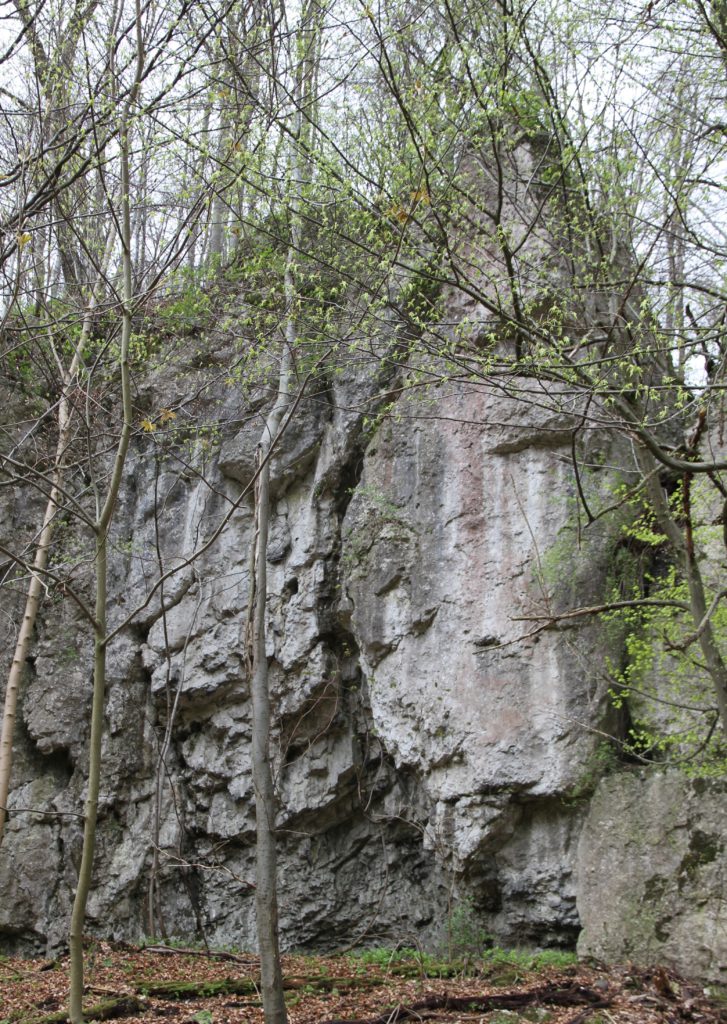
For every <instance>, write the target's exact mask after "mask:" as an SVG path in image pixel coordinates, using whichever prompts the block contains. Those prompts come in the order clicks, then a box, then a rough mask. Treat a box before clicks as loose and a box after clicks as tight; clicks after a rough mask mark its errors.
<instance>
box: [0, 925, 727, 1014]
mask: <svg viewBox="0 0 727 1024" xmlns="http://www.w3.org/2000/svg"><path fill="white" fill-rule="evenodd" d="M283 959H284V964H283V969H284V974H285V985H286V1001H287V1005H288V1019H289V1021H290V1024H395V1022H397V1021H441V1022H442V1024H464V1022H477V1024H583V1022H585V1021H588V1022H589V1024H727V999H725V994H724V993H723V992H720V991H719V990H718V989H716V988H714V987H705V986H704V985H702V984H701V983H699V982H696V981H688V980H687V979H685V978H682V977H680V976H678V975H677V974H675V973H674V972H672V971H669V970H667V969H666V968H664V967H654V968H644V967H636V966H634V965H632V964H626V965H617V966H608V967H607V966H605V965H600V964H599V965H590V966H589V965H584V964H579V965H573V966H569V967H563V968H552V967H550V968H541V969H539V970H526V969H523V968H522V967H521V966H518V965H517V964H513V967H512V968H511V969H510V970H507V969H504V966H505V967H506V965H503V964H499V965H498V966H497V967H495V966H493V965H492V964H486V963H483V964H482V965H481V966H480V967H478V965H477V964H476V963H475V964H470V965H469V969H468V971H467V972H466V973H465V972H464V971H461V972H459V973H453V974H452V976H450V977H436V976H433V974H434V973H436V972H433V973H432V974H429V973H427V971H426V970H425V969H424V967H423V965H420V967H419V969H418V968H417V962H416V960H412V961H411V962H410V963H409V964H408V965H406V968H405V969H402V966H401V965H398V966H397V967H395V968H393V967H392V965H391V964H389V965H387V964H386V963H385V962H382V963H369V962H365V961H364V960H359V959H356V958H354V957H349V956H293V955H291V956H285V957H284V958H283ZM439 973H441V972H439ZM450 973H451V972H450ZM67 978H68V958H67V957H60V958H59V959H58V960H55V961H48V960H39V959H36V960H28V959H20V958H14V957H13V958H0V1024H61V1022H63V1021H64V1020H65V1019H66V1018H65V1013H66V1007H67V998H68V980H67ZM258 979H259V963H258V960H257V957H256V956H254V955H252V954H241V953H233V952H230V951H227V950H207V949H200V950H197V949H191V948H182V949H180V948H175V947H171V946H167V945H165V944H158V945H156V946H150V947H147V948H140V947H136V946H131V945H126V944H121V943H107V942H92V943H89V945H88V947H87V950H86V990H85V997H84V1008H85V1010H86V1013H87V1016H88V1017H89V1019H111V1018H123V1019H124V1020H125V1021H127V1022H128V1024H137V1022H138V1024H153V1022H156V1021H159V1020H161V1019H162V1018H163V1019H164V1020H165V1022H166V1024H262V1021H263V1012H262V1007H261V1002H260V992H259V987H258Z"/></svg>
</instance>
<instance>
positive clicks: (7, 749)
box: [0, 296, 95, 843]
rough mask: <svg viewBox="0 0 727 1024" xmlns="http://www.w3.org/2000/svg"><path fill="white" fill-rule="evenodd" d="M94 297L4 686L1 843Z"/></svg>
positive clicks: (65, 389) (65, 402)
mask: <svg viewBox="0 0 727 1024" xmlns="http://www.w3.org/2000/svg"><path fill="white" fill-rule="evenodd" d="M94 306H95V298H94V296H92V297H91V300H90V302H89V306H88V309H87V311H86V315H85V317H84V320H83V326H82V328H81V334H80V337H79V340H78V344H77V345H76V349H75V352H74V354H73V359H72V360H71V365H70V366H69V367H68V370H67V371H65V372H64V373H63V384H62V388H61V397H60V399H59V402H58V441H57V444H56V454H55V459H54V461H53V474H52V477H51V487H50V492H49V494H48V502H47V504H46V507H45V514H44V516H43V525H42V526H41V529H40V534H39V535H38V543H37V546H36V550H35V559H34V561H33V573H32V576H31V580H30V585H29V587H28V594H27V597H26V599H25V610H24V612H23V619H22V622H21V624H20V630H19V632H18V639H17V642H16V644H15V652H14V654H13V661H12V664H11V666H10V672H9V673H8V681H7V687H6V689H5V706H4V710H3V723H2V736H1V737H0V843H2V839H3V834H4V831H5V819H6V815H7V802H8V792H9V790H10V777H11V773H12V765H13V736H14V732H15V718H16V714H17V705H18V694H19V691H20V684H21V681H22V676H23V669H24V667H25V660H26V658H27V656H28V647H29V646H30V641H31V638H32V635H33V630H34V628H35V622H36V618H37V616H38V607H39V605H40V596H41V592H42V576H43V572H44V570H45V569H46V567H47V565H48V555H49V552H50V542H51V536H52V533H53V519H54V518H55V514H56V511H57V509H58V503H59V499H60V488H61V486H62V481H63V472H64V469H65V461H66V451H67V448H68V444H69V441H70V436H71V406H70V402H69V398H68V394H69V390H70V388H71V387H72V385H73V382H74V380H75V377H76V374H77V373H78V367H79V365H80V362H81V358H82V356H83V351H84V349H85V347H86V342H87V341H88V336H89V332H90V329H91V320H92V314H93V309H94ZM49 330H50V328H49Z"/></svg>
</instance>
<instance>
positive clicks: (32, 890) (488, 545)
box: [0, 338, 711, 962]
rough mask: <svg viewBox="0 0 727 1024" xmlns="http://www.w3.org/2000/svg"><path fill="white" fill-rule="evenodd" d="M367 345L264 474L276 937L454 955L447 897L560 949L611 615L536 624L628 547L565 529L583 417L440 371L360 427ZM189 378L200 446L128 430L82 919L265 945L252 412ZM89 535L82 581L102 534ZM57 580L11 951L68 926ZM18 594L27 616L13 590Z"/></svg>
mask: <svg viewBox="0 0 727 1024" xmlns="http://www.w3.org/2000/svg"><path fill="white" fill-rule="evenodd" d="M388 344H389V339H386V338H384V339H382V340H381V348H382V351H383V352H385V351H386V346H387V345H388ZM350 363H351V365H350V366H349V367H348V369H347V372H346V373H345V374H344V375H342V376H340V377H339V376H335V377H333V378H332V380H331V382H330V387H329V388H328V390H327V391H326V394H325V396H324V397H323V398H319V399H317V400H316V401H315V402H312V401H311V402H310V403H308V402H304V403H302V404H301V406H300V409H299V412H297V413H296V419H295V422H294V425H293V429H292V430H291V433H290V435H285V438H284V440H283V444H282V446H281V448H280V451H279V452H278V453H277V454H276V457H275V460H274V461H273V467H272V468H273V476H274V479H275V487H274V494H275V500H274V508H273V518H272V525H271V531H270V545H269V563H270V564H269V573H268V584H269V595H268V603H267V623H268V632H267V644H268V656H269V658H270V676H271V683H272V690H273V700H274V706H275V709H276V718H275V722H274V733H273V750H274V774H275V779H276V785H277V789H278V794H279V812H278V821H277V824H278V828H279V840H280V878H281V893H280V903H281V910H282V915H281V928H282V936H283V941H284V943H285V944H286V945H287V946H288V947H299V948H300V947H304V946H308V947H318V948H321V947H331V946H336V945H348V944H350V943H351V942H353V941H355V940H357V939H358V938H361V939H362V940H363V941H366V942H369V943H373V942H382V941H399V940H402V939H403V940H414V939H417V940H420V941H423V942H425V943H426V944H427V945H429V946H436V945H437V944H438V943H440V942H442V941H443V940H444V937H445V936H446V934H447V926H448V915H450V914H451V913H452V910H453V909H456V908H457V907H458V906H461V907H466V908H467V912H468V913H472V914H473V915H474V917H475V918H476V920H477V922H478V924H479V925H480V926H481V928H482V929H483V930H484V931H486V932H488V933H490V934H492V935H493V936H494V937H496V938H497V939H499V940H500V941H503V942H510V943H519V944H528V943H530V944H539V945H542V944H546V943H554V944H561V945H562V944H571V943H572V942H573V940H574V937H575V934H576V932H577V930H578V926H579V918H578V913H577V910H576V895H577V892H578V886H577V878H576V873H575V866H576V846H577V841H578V836H579V833H580V829H581V825H582V821H583V817H584V814H585V812H586V809H587V808H586V805H585V803H583V802H579V801H575V800H574V799H572V796H573V794H574V793H579V792H581V791H582V790H583V788H584V780H590V782H592V781H593V779H592V755H593V750H594V746H595V744H596V739H594V733H593V731H592V730H593V729H600V728H602V727H606V728H607V727H608V726H609V724H610V721H611V719H610V717H609V716H610V715H611V714H612V712H611V710H610V709H609V707H608V702H607V700H606V696H605V688H606V686H607V685H608V684H607V681H606V679H605V677H604V675H603V674H602V673H601V671H600V668H601V666H602V663H603V658H604V639H603V636H602V635H601V633H600V630H599V626H598V624H596V623H593V622H583V621H579V622H578V623H575V624H573V626H572V628H567V629H566V628H565V627H564V628H561V629H558V630H557V631H556V630H540V628H539V624H541V622H542V619H541V618H538V617H539V616H544V615H545V616H547V615H550V614H551V613H552V611H553V610H554V609H561V608H567V607H573V606H576V605H578V604H579V603H589V602H593V601H596V600H598V599H599V598H600V597H601V596H602V593H603V588H604V585H605V579H606V576H607V572H608V559H609V554H610V551H611V549H612V547H613V537H611V536H609V534H608V532H607V531H606V530H605V529H602V528H600V527H596V528H594V529H592V530H590V531H589V532H588V533H587V534H584V535H583V536H582V537H580V536H579V537H578V542H579V543H578V544H577V543H576V526H575V519H574V514H573V510H574V507H575V497H574V493H573V481H572V473H571V469H570V466H569V458H570V450H571V437H572V432H573V420H572V414H573V410H572V409H570V408H569V407H567V404H563V405H562V407H560V408H558V407H557V406H558V403H556V406H555V407H551V408H540V409H539V408H528V407H527V406H526V405H523V403H521V402H519V401H517V399H516V398H514V397H513V396H512V395H511V394H508V393H505V392H503V391H496V390H493V389H490V388H485V387H474V386H471V385H467V386H458V387H454V386H451V387H448V388H446V389H445V388H440V389H438V390H437V392H436V393H434V395H429V396H427V398H426V400H425V401H424V402H422V403H418V402H416V401H412V400H409V399H407V398H405V397H399V398H398V399H397V401H396V404H395V407H394V408H393V410H392V412H391V415H390V416H388V417H386V418H384V419H383V420H382V422H381V424H380V425H379V427H378V429H377V430H376V431H372V429H371V426H370V423H369V422H367V420H370V419H371V418H372V417H373V416H375V414H376V412H377V410H379V409H380V408H381V406H382V405H383V404H388V403H389V402H390V401H391V395H392V390H391V388H392V383H393V378H392V374H393V373H394V372H395V371H392V369H391V365H390V364H387V362H386V360H385V359H382V360H381V361H380V362H374V363H373V364H372V363H371V361H370V360H364V359H361V360H358V361H357V359H356V358H354V356H353V355H352V356H351V357H350ZM400 383H401V382H400ZM155 386H156V385H155ZM194 387H195V389H197V390H196V391H195V394H197V393H199V394H200V395H202V396H203V397H200V398H199V399H198V400H197V404H196V405H195V407H194V415H195V416H196V417H197V419H198V420H199V422H200V423H201V428H200V434H201V436H202V441H200V439H199V438H194V437H190V436H189V435H188V433H185V431H181V430H180V432H179V435H178V436H177V435H175V436H174V437H172V438H171V439H170V440H169V441H167V442H165V444H166V447H164V445H162V443H161V442H160V441H159V440H158V439H155V438H152V437H149V436H146V435H144V434H142V433H140V434H139V436H137V437H136V438H135V441H134V446H133V449H132V451H131V454H130V458H129V462H128V466H127V472H126V474H125V478H124V487H123V490H122V494H121V496H120V501H119V511H118V516H117V518H116V520H115V523H114V527H113V531H112V537H111V541H112V552H113V554H112V560H111V574H110V593H111V597H112V599H111V607H110V615H109V620H110V623H111V627H112V628H113V629H116V628H117V627H118V629H119V632H118V635H116V636H115V638H114V640H113V642H112V643H111V645H110V647H109V665H108V687H107V702H106V725H107V730H106V736H105V739H104V777H103V782H102V788H101V799H100V819H99V838H98V850H97V862H96V871H95V877H94V889H93V894H92V897H91V900H90V904H89V921H88V929H89V931H91V932H94V931H96V932H99V933H103V934H106V935H110V936H111V937H116V938H127V939H134V938H137V937H139V936H140V935H141V934H144V933H145V934H153V933H159V932H160V931H166V933H167V934H170V935H175V934H176V935H183V936H190V935H191V934H196V935H201V934H204V935H205V936H206V937H207V939H208V941H210V942H212V943H222V942H224V943H236V944H239V945H254V942H255V920H254V907H253V903H254V901H253V898H252V889H251V886H250V883H253V882H254V800H253V792H252V783H251V769H250V729H251V713H250V705H249V683H248V679H247V671H248V670H247V665H246V657H245V622H246V614H247V605H248V597H249V588H250V580H249V568H248V549H249V545H250V543H251V540H252V529H253V527H252V514H251V506H250V501H249V497H248V496H246V495H245V493H244V489H245V487H246V486H247V484H249V482H250V480H251V478H252V474H253V472H254V450H255V446H256V444H257V440H258V437H259V430H260V427H261V423H262V422H263V419H264V413H265V405H264V404H262V403H261V402H260V401H259V400H257V399H256V400H255V401H254V402H253V403H252V405H250V404H248V403H246V401H245V400H244V399H243V398H242V397H241V396H239V395H238V396H235V395H234V394H232V393H231V391H230V388H229V386H224V387H222V386H221V385H216V386H215V387H213V388H211V389H210V390H209V391H207V392H205V391H204V389H203V387H202V384H201V383H200V381H199V379H198V378H197V377H195V378H194ZM165 388H166V389H167V391H166V392H165ZM174 388H177V391H174ZM174 388H172V385H171V384H169V383H168V382H167V383H166V384H165V383H164V382H163V381H161V382H159V383H158V390H159V393H160V394H168V396H171V393H172V391H174V393H175V394H177V392H179V395H181V394H182V393H183V389H182V388H181V385H176V384H175V385H174ZM180 389H181V390H180ZM516 390H517V389H516V388H515V391H516ZM395 393H397V394H398V392H395ZM167 400H168V401H169V402H170V403H171V402H172V397H168V398H167ZM190 416H191V413H190ZM208 425H209V428H208ZM185 429H186V428H185ZM210 437H212V438H213V440H212V441H210V440H209V439H210ZM202 442H204V443H202ZM596 443H597V442H596V441H595V440H594V439H588V440H587V441H586V442H585V444H586V445H590V447H591V449H594V448H595V445H596ZM579 444H581V442H580V441H579ZM590 461H591V462H592V463H593V465H594V466H596V467H597V466H598V465H599V459H598V458H595V457H594V458H591V459H590ZM606 477H607V473H606V472H604V473H599V471H598V470H597V469H594V470H593V472H592V474H591V479H590V480H589V482H588V486H589V487H591V488H592V489H595V490H596V491H598V488H599V487H602V488H603V491H604V493H605V494H607V493H608V480H607V479H606ZM16 497H17V496H16ZM13 500H14V501H15V499H13ZM16 504H17V503H16ZM17 516H18V512H17V508H16V506H15V505H13V508H12V509H11V511H10V512H9V513H8V514H7V515H6V516H5V518H2V517H0V525H2V529H3V530H11V529H12V524H13V522H14V521H15V520H16V519H17ZM223 525H224V529H222V528H221V527H222V526H223ZM69 532H70V531H69ZM71 542H72V543H73V545H74V547H73V552H74V561H73V566H74V567H75V568H73V569H72V570H69V571H73V572H76V573H77V575H78V577H79V579H80V580H81V585H82V586H84V587H88V585H89V584H88V580H87V577H86V576H83V577H82V576H81V574H82V573H83V572H86V573H87V567H88V565H89V564H90V555H89V550H88V547H86V548H85V549H84V547H83V543H84V542H83V539H82V538H75V539H74V538H70V539H69V538H68V537H67V538H66V539H65V541H64V543H65V544H66V545H68V544H70V543H71ZM579 544H580V546H579ZM200 551H201V552H202V553H201V554H200V553H199V552H200ZM60 553H61V554H64V553H67V552H65V551H64V549H62V550H61V552H60ZM195 553H196V556H195V557H194V559H193V560H192V561H189V559H190V558H191V556H193V555H195ZM68 564H71V562H70V561H69V562H68ZM84 567H85V569H84ZM161 573H165V574H168V575H167V576H166V578H165V582H164V585H163V586H161V587H159V586H155V584H156V581H157V580H158V578H159V576H160V574H161ZM61 597H62V595H59V594H58V593H55V594H53V598H54V603H51V602H47V603H46V605H45V606H44V609H43V616H42V620H41V623H40V625H39V629H38V641H37V644H36V645H35V647H34V651H33V661H32V663H31V664H30V665H29V672H28V683H27V686H26V688H25V692H24V695H23V704H22V710H21V716H20V721H19V730H18V750H17V756H16V764H15V773H14V783H13V786H14V788H13V791H12V794H11V801H10V808H11V812H10V820H9V825H8V833H7V836H6V839H5V841H4V842H3V844H2V847H0V908H2V911H1V913H2V916H1V917H0V935H1V936H2V941H3V943H4V944H5V945H7V946H9V947H11V948H26V949H27V948H30V949H34V950H44V949H55V948H58V947H59V946H60V945H62V944H63V942H64V941H65V934H66V927H67V918H68V911H69V907H70V903H71V895H72V891H73V885H74V879H75V873H76V871H77V867H78V860H79V852H80V842H81V824H80V817H79V816H80V814H81V811H82V806H83V794H84V780H85V772H86V755H87V744H88V722H87V714H88V704H89V700H90V669H91V648H92V645H91V637H90V634H89V631H88V629H87V627H86V626H85V625H84V623H83V621H82V620H81V619H80V618H79V616H78V614H77V613H76V612H75V611H74V609H73V606H72V605H71V604H70V603H69V602H68V601H64V600H62V599H61ZM3 608H4V609H5V610H6V611H7V612H8V620H7V621H11V615H15V616H17V594H14V593H12V594H9V595H8V596H7V601H6V604H4V605H3ZM9 636H10V637H12V631H10V633H9ZM599 792H600V791H599ZM599 799H603V800H605V799H606V798H605V797H604V798H601V797H600V796H599ZM665 799H666V797H665ZM620 800H621V796H620V794H619V793H615V795H614V797H613V801H615V802H616V806H618V802H619V801H620ZM613 801H612V804H613ZM612 804H611V805H606V804H604V808H605V809H604V813H607V812H608V806H612ZM599 806H600V805H599ZM665 806H666V805H665ZM21 808H23V809H22V810H21ZM608 813H611V812H608ZM657 825H658V823H657V821H656V820H654V822H653V828H654V835H655V836H656V834H657V833H656V830H657ZM589 827H590V826H589ZM710 834H711V832H710ZM655 841H656V839H655ZM155 848H156V853H157V856H156V858H155V856H154V851H155ZM709 848H710V849H711V847H709ZM41 851H42V858H43V864H42V871H35V870H31V869H30V867H29V866H28V865H29V864H30V863H31V859H32V860H36V859H37V858H38V857H39V856H41ZM155 859H156V860H157V861H158V870H157V875H156V878H152V866H153V864H154V861H155ZM18 865H20V866H19V867H18ZM701 870H702V865H701V862H700V863H699V865H698V871H697V874H699V872H701ZM700 877H701V876H700ZM581 879H585V875H583V873H582V872H581ZM602 881H603V880H602V879H601V882H602ZM152 883H155V885H156V887H157V889H158V898H157V899H152V898H151V896H152V892H153V889H154V885H153V884H152ZM690 884H691V883H690ZM582 885H583V886H587V880H586V881H583V882H582ZM589 891H590V890H589ZM624 892H626V889H624ZM625 898H626V896H624V899H625ZM160 909H161V913H160ZM582 913H584V912H583V911H582ZM695 920H696V919H695ZM694 923H695V921H694V920H693V921H692V922H691V925H690V927H692V925H694ZM587 934H588V927H587ZM591 934H592V933H591ZM680 934H681V933H680ZM591 941H592V940H591V939H585V940H584V942H591ZM691 948H692V949H693V950H695V956H697V952H698V951H697V950H696V947H695V945H694V944H693V945H692V947H691ZM695 962H696V961H695Z"/></svg>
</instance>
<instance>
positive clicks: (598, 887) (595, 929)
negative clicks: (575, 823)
mask: <svg viewBox="0 0 727 1024" xmlns="http://www.w3.org/2000/svg"><path fill="white" fill-rule="evenodd" d="M725 837H727V785H725V783H724V782H722V783H719V782H715V781H712V782H708V781H706V780H704V779H693V780H692V779H687V778H685V777H684V776H683V775H681V774H680V773H679V772H676V771H670V772H660V773H657V774H646V773H643V772H636V773H631V774H621V775H617V776H614V777H612V778H609V779H606V780H604V781H603V782H602V783H601V785H600V786H599V788H598V790H597V791H596V794H595V796H594V798H593V801H592V803H591V807H590V811H589V814H588V817H587V819H586V822H585V826H584V828H583V832H582V835H581V839H580V843H579V847H578V909H579V913H580V917H581V921H582V924H583V931H582V933H581V936H580V939H579V942H578V950H579V952H580V953H581V954H582V955H585V956H595V957H599V958H602V959H606V960H614V959H629V960H633V961H635V962H637V963H646V964H649V963H656V962H661V963H667V964H669V965H671V966H673V967H676V968H677V969H678V970H681V971H683V972H684V973H685V974H692V973H700V974H702V975H703V976H705V977H708V978H711V979H712V980H714V981H719V982H722V983H724V982H725V981H727V915H726V913H725V900H726V899H727V857H725Z"/></svg>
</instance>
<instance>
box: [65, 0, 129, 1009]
mask: <svg viewBox="0 0 727 1024" xmlns="http://www.w3.org/2000/svg"><path fill="white" fill-rule="evenodd" d="M135 16H136V48H137V52H136V80H135V84H134V87H132V89H131V90H130V94H129V98H128V100H127V102H126V104H125V106H124V110H123V113H122V115H121V125H120V133H119V154H120V164H121V197H120V199H121V210H120V217H119V222H120V231H121V251H122V303H123V308H122V321H121V346H120V354H119V369H120V373H121V406H122V414H123V415H122V425H121V433H120V435H119V442H118V445H117V448H116V456H115V458H114V464H113V468H112V471H111V479H110V480H109V484H108V488H107V490H106V496H105V499H104V502H103V506H102V507H98V508H97V519H96V524H95V533H96V564H95V571H96V603H95V624H94V666H93V702H92V707H91V736H90V741H89V765H88V793H87V796H86V806H85V816H84V829H83V851H82V854H81V867H80V869H79V872H78V886H77V888H76V895H75V899H74V901H73V911H72V914H71V927H70V933H69V947H70V954H71V967H70V991H69V1018H70V1021H71V1024H82V1022H83V924H84V921H85V917H86V903H87V901H88V894H89V891H90V889H91V875H92V871H93V858H94V852H95V848H96V820H97V816H98V793H99V786H100V783H101V740H102V737H103V718H104V694H105V688H106V645H107V639H106V596H107V575H108V532H109V527H110V525H111V521H112V519H113V515H114V509H115V508H116V501H117V498H118V495H119V490H120V488H121V479H122V475H123V470H124V465H125V463H126V455H127V452H128V450H129V441H130V438H131V422H132V406H131V376H130V372H129V347H130V342H131V329H132V313H133V309H132V302H133V295H134V284H133V277H132V258H131V245H132V237H131V210H130V207H131V188H130V174H129V152H130V145H129V131H130V120H131V111H132V108H133V106H134V104H135V102H136V97H137V94H138V89H139V83H140V82H141V77H142V68H143V61H144V56H143V55H144V49H143V39H142V35H141V9H140V0H136V4H135Z"/></svg>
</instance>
